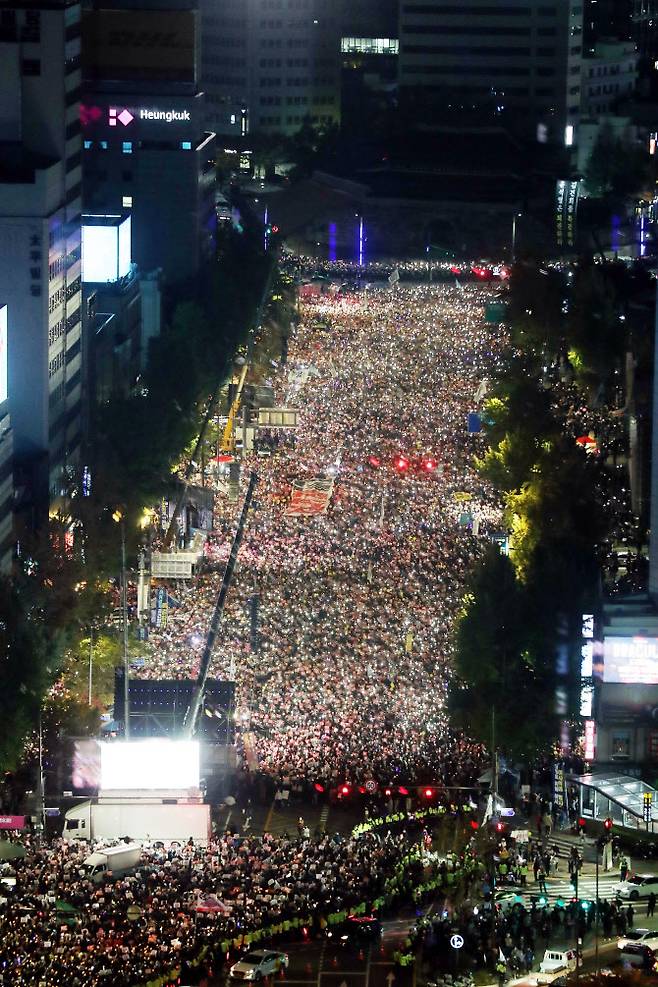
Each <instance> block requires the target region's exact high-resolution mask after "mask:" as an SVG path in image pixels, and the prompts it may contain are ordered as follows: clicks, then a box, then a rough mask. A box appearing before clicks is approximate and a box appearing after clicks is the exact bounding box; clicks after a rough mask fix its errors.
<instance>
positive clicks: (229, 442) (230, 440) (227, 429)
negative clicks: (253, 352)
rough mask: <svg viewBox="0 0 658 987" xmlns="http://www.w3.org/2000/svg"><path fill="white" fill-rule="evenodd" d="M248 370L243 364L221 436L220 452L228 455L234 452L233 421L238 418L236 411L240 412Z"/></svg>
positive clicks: (247, 365) (247, 366) (246, 364)
mask: <svg viewBox="0 0 658 987" xmlns="http://www.w3.org/2000/svg"><path fill="white" fill-rule="evenodd" d="M248 370H249V364H248V363H245V365H244V367H243V368H242V373H241V374H240V379H239V381H238V388H237V390H236V392H235V397H234V399H233V401H232V403H231V407H230V408H229V412H228V420H227V422H226V425H225V426H224V434H223V435H222V444H221V452H223V453H230V452H235V419H236V418H237V416H238V411H239V410H240V402H241V400H242V391H243V389H244V382H245V380H246V379H247V372H248Z"/></svg>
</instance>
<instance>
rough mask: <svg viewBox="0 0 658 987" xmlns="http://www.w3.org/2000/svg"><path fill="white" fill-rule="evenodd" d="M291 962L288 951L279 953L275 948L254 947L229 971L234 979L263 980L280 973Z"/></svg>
mask: <svg viewBox="0 0 658 987" xmlns="http://www.w3.org/2000/svg"><path fill="white" fill-rule="evenodd" d="M289 962H290V960H289V958H288V954H287V953H277V952H275V951H274V950H273V949H252V950H251V952H250V953H246V954H245V956H243V957H242V959H239V960H238V962H237V963H234V964H233V966H232V967H231V969H230V971H229V975H230V977H231V978H232V979H233V980H263V979H264V978H265V977H270V976H272V974H274V973H278V972H279V970H280V969H281V968H282V967H283V968H285V967H287V966H288V963H289Z"/></svg>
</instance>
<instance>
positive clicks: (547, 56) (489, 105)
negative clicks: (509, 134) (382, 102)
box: [399, 0, 583, 144]
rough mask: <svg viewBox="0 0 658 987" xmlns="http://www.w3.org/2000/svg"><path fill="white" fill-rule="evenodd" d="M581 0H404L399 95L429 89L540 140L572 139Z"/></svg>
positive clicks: (449, 101) (577, 100) (449, 102)
mask: <svg viewBox="0 0 658 987" xmlns="http://www.w3.org/2000/svg"><path fill="white" fill-rule="evenodd" d="M582 16H583V15H582V0H559V2H558V0H553V3H547V2H546V0H504V2H503V3H501V2H499V0H477V3H474V2H460V3H455V2H454V0H400V55H399V83H400V89H401V94H403V93H404V92H405V91H406V92H407V93H408V92H409V91H410V90H414V89H416V90H424V91H425V93H428V94H430V93H431V94H433V95H434V96H435V97H436V98H437V102H440V103H442V104H443V105H445V106H447V107H451V108H452V109H453V110H456V111H458V112H459V111H462V110H463V111H473V110H476V111H478V110H481V111H483V112H484V113H487V114H493V115H495V116H498V117H500V119H501V120H502V121H504V120H506V119H507V120H508V121H509V123H510V126H514V127H515V128H518V129H521V130H525V131H526V132H527V133H536V134H537V136H538V137H539V139H540V140H544V139H548V140H552V141H564V142H566V143H567V144H569V143H571V142H572V140H573V135H574V132H575V128H576V126H577V122H578V116H579V106H580V71H581V56H582Z"/></svg>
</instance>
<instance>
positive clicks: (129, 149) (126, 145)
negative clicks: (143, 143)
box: [121, 141, 133, 154]
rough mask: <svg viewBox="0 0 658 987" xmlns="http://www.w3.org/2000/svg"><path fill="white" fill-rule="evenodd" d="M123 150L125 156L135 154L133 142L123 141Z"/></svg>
mask: <svg viewBox="0 0 658 987" xmlns="http://www.w3.org/2000/svg"><path fill="white" fill-rule="evenodd" d="M121 150H122V151H123V153H124V154H132V153H133V142H132V141H122V142H121Z"/></svg>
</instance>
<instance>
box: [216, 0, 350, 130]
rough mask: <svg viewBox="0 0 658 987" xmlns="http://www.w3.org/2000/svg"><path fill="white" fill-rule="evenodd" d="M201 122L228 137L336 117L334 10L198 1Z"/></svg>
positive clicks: (319, 3) (317, 0)
mask: <svg viewBox="0 0 658 987" xmlns="http://www.w3.org/2000/svg"><path fill="white" fill-rule="evenodd" d="M201 12H202V28H201V51H202V83H203V88H204V90H205V93H206V106H207V116H206V121H207V126H208V127H209V129H212V130H214V131H215V132H216V133H217V134H218V135H221V136H222V137H225V138H233V139H235V140H237V139H239V138H240V137H244V136H246V135H247V134H249V133H265V134H287V135H290V134H294V133H295V132H296V131H298V130H299V129H300V127H302V126H303V124H304V123H305V121H310V122H311V123H312V124H313V125H315V126H318V127H327V126H329V125H331V124H337V123H339V122H340V72H341V55H340V28H341V7H340V4H339V3H336V4H333V3H328V2H327V0H201Z"/></svg>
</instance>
